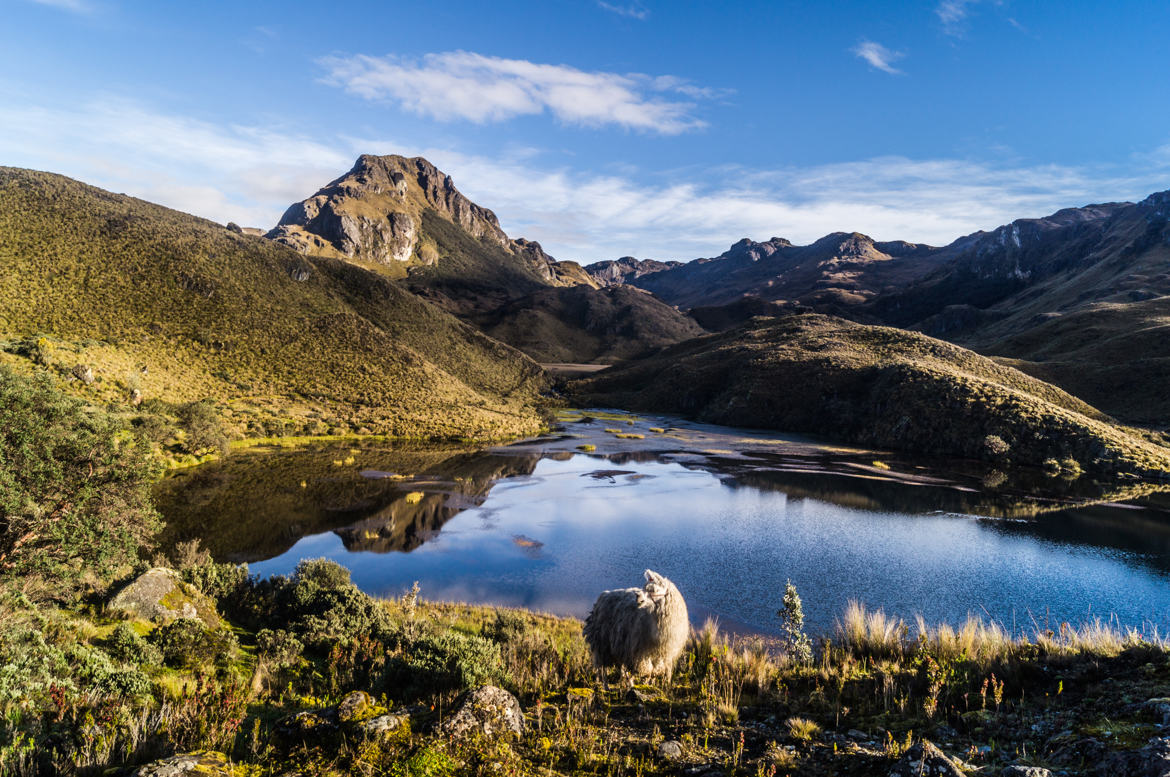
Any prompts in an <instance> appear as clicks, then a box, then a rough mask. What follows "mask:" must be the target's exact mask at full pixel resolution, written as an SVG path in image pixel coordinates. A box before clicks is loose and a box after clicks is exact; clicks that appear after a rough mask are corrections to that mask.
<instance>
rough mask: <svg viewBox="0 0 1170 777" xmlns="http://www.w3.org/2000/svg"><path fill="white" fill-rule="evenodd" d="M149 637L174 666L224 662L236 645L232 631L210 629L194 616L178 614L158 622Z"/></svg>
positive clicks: (184, 667) (164, 660)
mask: <svg viewBox="0 0 1170 777" xmlns="http://www.w3.org/2000/svg"><path fill="white" fill-rule="evenodd" d="M150 639H151V642H153V643H154V645H155V646H156V647H157V648H158V649H159V651H161V653H162V658H163V662H164V663H165V664H166V665H167V666H170V667H174V668H177V669H193V668H197V667H200V666H204V665H206V664H210V663H213V662H223V661H224V660H226V659H227V658H228V657H230V655H231V653H232V651H233V650H234V649H235V646H236V638H235V636H234V635H233V634H232V633H231V632H216V631H211V630H210V629H208V628H206V627H205V626H204V625H203V624H202V623H200V622H199V621H197V620H195V619H193V618H177V619H175V620H173V621H171V622H170V623H167V624H164V625H162V626H159V627H158V628H157V629H155V630H154V631H153V632H152V633H151V635H150Z"/></svg>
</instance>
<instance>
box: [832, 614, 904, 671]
mask: <svg viewBox="0 0 1170 777" xmlns="http://www.w3.org/2000/svg"><path fill="white" fill-rule="evenodd" d="M836 632H837V639H838V640H839V642H840V644H841V645H842V646H843V647H844V648H845V649H847V650H849V651H850V652H851V653H852V654H853V655H854V656H857V657H862V656H864V657H869V658H875V659H893V658H898V657H900V656H901V655H902V653H903V642H904V640H905V637H906V634H907V633H908V629H907V627H906V624H905V623H904V622H903V621H902V619H901V618H894V617H891V616H888V615H886V613H885V612H884V611H883V610H867V609H866V608H865V605H863V604H862V603H861V602H858V601H856V600H851V601H850V602H849V604H848V605H847V606H846V608H845V613H844V615H842V616H841V618H840V619H839V620H838V621H837V626H836Z"/></svg>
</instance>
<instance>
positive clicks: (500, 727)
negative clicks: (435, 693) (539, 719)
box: [442, 685, 524, 740]
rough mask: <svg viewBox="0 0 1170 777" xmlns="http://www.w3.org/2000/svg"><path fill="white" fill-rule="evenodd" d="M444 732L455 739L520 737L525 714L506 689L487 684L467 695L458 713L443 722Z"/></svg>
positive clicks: (522, 731)
mask: <svg viewBox="0 0 1170 777" xmlns="http://www.w3.org/2000/svg"><path fill="white" fill-rule="evenodd" d="M442 730H443V733H444V734H446V735H447V736H449V737H451V738H452V739H456V740H458V739H465V738H467V737H469V736H481V737H486V738H489V739H490V738H495V737H499V736H502V735H505V734H511V735H515V736H520V735H521V734H523V733H524V711H523V710H522V709H521V708H520V702H519V701H517V700H516V697H515V696H513V695H512V694H510V693H508V692H507V691H505V690H504V689H503V688H497V687H496V686H494V685H484V686H481V687H479V688H476V689H475V690H474V691H470V692H468V693H467V695H466V696H464V698H463V702H462V704H460V706H459V709H458V710H457V711H456V712H455V714H454V715H452V716H451V717H449V718H447V719H446V720H445V721H443V724H442Z"/></svg>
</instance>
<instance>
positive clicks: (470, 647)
mask: <svg viewBox="0 0 1170 777" xmlns="http://www.w3.org/2000/svg"><path fill="white" fill-rule="evenodd" d="M506 679H507V678H506V675H505V672H504V663H503V660H502V659H501V657H500V646H499V645H498V644H497V643H495V642H492V641H490V640H487V639H484V638H483V637H477V636H473V635H470V634H462V633H460V632H457V631H445V632H441V633H437V634H424V635H422V636H420V637H416V638H413V639H405V638H400V641H399V642H398V645H397V650H396V651H395V652H394V653H393V654H392V655H390V656H389V657H388V659H387V662H386V673H385V680H386V684H387V687H386V690H387V692H388V693H391V694H392V695H400V696H402V697H403V698H423V697H426V696H430V695H432V694H436V693H445V692H448V691H463V690H467V689H469V688H475V687H477V686H480V685H484V684H485V683H491V684H495V685H502V684H504V683H505V682H506Z"/></svg>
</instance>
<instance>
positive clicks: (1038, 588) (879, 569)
mask: <svg viewBox="0 0 1170 777" xmlns="http://www.w3.org/2000/svg"><path fill="white" fill-rule="evenodd" d="M659 422H660V423H662V422H661V421H659ZM649 423H652V422H642V421H639V424H640V425H648V424H649ZM680 434H681V433H680ZM576 442H578V441H577V440H564V439H561V440H559V441H557V442H556V443H555V444H549V445H543V444H535V445H530V446H527V447H525V446H521V447H519V448H516V449H505V450H502V451H501V450H497V451H493V452H487V453H475V452H465V451H442V450H439V451H435V450H426V449H419V450H403V449H397V450H395V449H381V448H377V447H358V448H349V449H342V448H340V447H334V448H331V449H327V450H311V451H296V452H270V453H267V454H256V455H254V457H253V458H250V459H249V458H247V457H233V459H237V460H236V461H234V462H233V461H232V459H229V460H228V461H227V462H223V463H222V464H221V465H218V466H217V467H214V468H200V470H199V471H192V472H190V473H186V474H184V475H183V476H182V477H180V478H178V479H176V480H175V481H174V482H172V483H170V484H169V485H168V487H167V489H165V490H164V498H163V499H162V502H163V510H164V514H166V515H167V517H168V520H169V523H170V531H171V535H170V539H171V540H172V541H173V540H178V539H183V538H189V537H192V536H199V537H201V538H202V539H203V540H204V542H205V543H206V544H207V545H208V546H209V547H210V548H211V549H212V550H213V552H214V553H215V554H216V555H217V557H220V558H232V559H236V560H246V561H249V562H251V568H252V570H253V571H254V572H257V573H259V574H261V575H269V574H276V573H282V574H287V573H289V572H291V571H292V569H293V568H294V567H295V566H296V563H297V562H298V561H299V560H300V559H303V558H312V557H320V556H325V557H328V558H333V559H336V560H337V561H339V562H340V563H342V564H344V565H345V566H347V567H349V568H350V569H351V570H352V572H353V578H354V581H355V582H356V583H357V584H358V585H359V586H361V587H362V588H363V589H364V590H366V591H368V592H370V593H374V594H385V595H398V594H400V593H401V592H402V591H403V590H405V589H406V588H408V587H409V586H410V585H411V583H412V582H413V581H415V580H417V581H418V582H419V584H420V586H421V588H422V592H423V595H424V597H426V598H431V599H440V600H456V601H467V602H482V603H494V604H504V605H517V606H524V607H529V608H534V609H538V610H545V611H549V612H553V613H558V614H567V615H578V616H583V615H585V614H586V613H587V612H588V609H589V606H590V605H591V604H592V602H593V599H594V598H595V597H596V595H597V593H598V592H599V591H601V590H603V589H605V588H612V587H624V586H630V585H640V583H641V573H642V570H644V569H646V568H652V569H655V570H658V571H660V572H662V573H663V574H665V575H667V576H668V577H670V578H671V579H673V580H674V581H675V583H676V584H677V585H678V586H679V588H680V589H681V590H682V591H683V593H684V595H685V596H686V598H687V601H688V603H689V605H690V608H691V613H692V618H693V619H694V620H696V621H701V620H702V619H703V618H704V617H706V616H708V615H711V616H716V617H718V618H719V619H720V621H721V622H722V623H723V624H725V625H726V626H730V627H733V628H737V629H743V630H753V631H761V632H773V631H775V630H776V628H777V626H778V623H777V621H776V617H775V611H776V609H777V607H778V606H779V601H780V596H781V593H782V591H783V587H784V583H785V581H786V580H788V579H791V580H792V581H793V582H794V583H795V584H796V586H797V588H798V589H799V590H800V592H801V595H802V597H803V599H804V606H805V614H806V618H807V622H808V625H809V626H810V628H811V630H813V631H820V630H824V629H828V628H831V626H832V623H833V620H834V618H835V617H837V616H838V615H839V614H840V613H841V611H842V610H843V609H844V607H845V605H846V603H847V601H848V600H850V599H859V600H861V601H863V602H865V603H867V604H868V605H870V606H873V607H882V608H885V609H886V610H887V612H893V613H897V614H899V615H901V616H903V617H907V618H909V617H913V616H914V615H916V614H921V615H923V616H924V617H925V618H926V619H927V620H928V621H930V622H936V621H943V620H947V621H952V622H954V621H958V620H961V619H962V618H963V617H965V616H966V614H967V613H968V612H973V613H977V614H980V615H983V616H984V617H990V618H994V619H996V620H998V621H1000V622H1002V623H1003V624H1004V625H1005V626H1008V627H1010V628H1015V629H1017V630H1029V631H1030V630H1031V629H1033V628H1035V627H1036V626H1040V627H1048V626H1052V627H1057V626H1058V625H1059V623H1060V622H1062V621H1069V622H1073V623H1078V622H1081V621H1084V620H1086V619H1088V618H1092V617H1096V616H1101V617H1103V618H1112V619H1116V620H1117V621H1119V622H1121V623H1123V624H1128V625H1135V626H1142V625H1145V626H1157V627H1159V628H1160V629H1161V630H1162V631H1163V632H1165V631H1167V630H1168V628H1170V517H1168V516H1170V512H1168V510H1167V504H1166V502H1165V501H1164V500H1163V499H1161V498H1160V497H1155V498H1146V499H1142V500H1138V501H1136V502H1133V503H1130V504H1126V505H1117V504H1107V505H1095V506H1080V507H1072V508H1065V509H1054V508H1057V507H1059V506H1060V505H1059V504H1053V503H1051V502H1048V501H1044V500H1040V501H1036V500H1032V499H1026V498H1019V497H1018V495H1017V496H1006V497H1005V496H1002V495H999V496H989V495H987V494H984V493H982V492H980V490H979V489H977V488H973V487H972V486H971V484H969V483H965V482H963V481H961V480H953V479H952V480H949V481H947V482H935V481H934V480H933V479H930V478H928V477H927V476H925V475H924V474H923V471H922V470H921V468H918V467H909V466H899V465H898V464H897V463H896V462H895V463H894V466H893V467H892V469H891V470H890V471H889V474H887V471H885V470H884V468H877V469H875V468H872V467H869V466H868V465H869V464H870V459H871V458H872V455H860V456H857V455H854V456H853V457H852V463H850V456H848V455H843V456H837V457H836V458H834V459H828V458H821V459H818V460H806V459H799V460H798V459H789V460H784V459H782V458H778V457H777V456H776V455H775V454H774V451H775V450H776V446H775V445H773V444H772V442H771V441H769V442H768V444H767V445H763V446H758V447H757V449H756V450H754V452H752V454H751V455H749V456H746V457H745V456H738V457H737V456H731V455H730V454H731V453H732V452H731V451H729V450H726V449H719V450H707V451H706V452H705V453H703V452H698V451H697V450H696V449H695V446H693V445H692V446H690V447H689V448H688V449H687V450H676V451H675V452H673V453H671V452H663V451H653V450H652V448H654V447H656V446H655V445H652V444H651V443H649V442H640V443H638V444H637V445H634V446H633V449H627V450H621V451H616V452H614V451H606V450H604V449H603V448H602V446H601V445H599V447H598V450H597V451H595V452H592V453H589V454H585V453H579V452H576V451H575V448H576V446H575V445H573V444H570V443H576ZM672 445H674V443H669V444H668V443H665V442H660V443H658V444H657V447H659V448H669V447H672ZM770 446H771V447H770ZM619 447H620V446H619ZM683 447H685V446H683ZM781 447H782V446H781ZM723 459H726V460H723ZM850 467H852V469H850ZM899 470H901V471H902V473H903V474H904V475H905V477H902V478H898V477H896V475H897V474H898V472H899ZM404 476H405V477H404ZM981 514H982V516H987V517H981Z"/></svg>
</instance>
